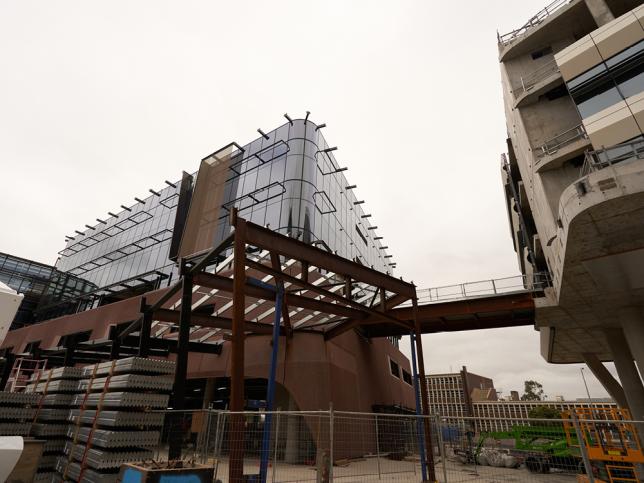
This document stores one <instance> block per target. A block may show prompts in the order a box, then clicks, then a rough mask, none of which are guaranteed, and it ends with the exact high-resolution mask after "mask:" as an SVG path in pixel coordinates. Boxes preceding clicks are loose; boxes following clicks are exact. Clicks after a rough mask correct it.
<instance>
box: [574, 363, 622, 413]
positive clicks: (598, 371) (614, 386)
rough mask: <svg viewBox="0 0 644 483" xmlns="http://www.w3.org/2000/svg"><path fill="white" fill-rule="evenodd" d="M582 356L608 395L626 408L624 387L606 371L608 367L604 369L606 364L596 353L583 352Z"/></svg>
mask: <svg viewBox="0 0 644 483" xmlns="http://www.w3.org/2000/svg"><path fill="white" fill-rule="evenodd" d="M582 357H583V358H584V361H586V365H587V366H588V369H590V370H591V372H592V373H593V374H594V376H595V377H596V378H597V380H598V381H599V382H601V384H602V386H604V389H606V392H607V393H608V394H610V397H612V398H613V399H614V400H615V402H616V403H617V405H618V406H619V407H620V408H627V407H628V402H627V401H626V394H624V389H622V386H620V384H619V382H617V379H615V378H614V377H613V375H612V374H611V373H610V372H608V369H606V366H604V364H603V363H602V361H600V360H599V358H598V357H597V355H596V354H593V353H591V352H584V353H583V354H582Z"/></svg>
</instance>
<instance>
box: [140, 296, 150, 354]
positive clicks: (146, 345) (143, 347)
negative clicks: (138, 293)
mask: <svg viewBox="0 0 644 483" xmlns="http://www.w3.org/2000/svg"><path fill="white" fill-rule="evenodd" d="M148 309H149V307H148V305H147V304H146V300H145V297H142V298H141V312H142V313H143V322H142V323H141V330H140V331H139V334H140V335H139V357H148V355H149V354H150V333H151V330H152V312H150V311H149V310H148Z"/></svg>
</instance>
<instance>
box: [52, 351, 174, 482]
mask: <svg viewBox="0 0 644 483" xmlns="http://www.w3.org/2000/svg"><path fill="white" fill-rule="evenodd" d="M110 371H111V375H110ZM173 374H174V363H173V362H170V361H163V360H155V359H143V358H139V357H130V358H127V359H121V360H118V361H116V362H115V363H114V367H113V369H112V362H104V363H101V364H98V365H96V368H95V366H93V365H92V366H87V367H84V368H83V378H82V379H81V380H80V381H79V386H78V392H77V394H76V395H75V396H74V399H73V400H72V403H71V407H72V409H71V410H70V412H69V422H70V424H69V427H68V431H67V436H68V442H67V444H66V446H65V449H64V454H65V455H64V456H61V457H59V458H58V461H57V464H56V468H57V470H58V472H59V477H58V480H56V479H55V480H54V481H60V480H62V479H63V477H64V478H65V479H66V480H71V481H83V482H87V483H113V482H115V481H116V478H117V476H118V471H119V468H120V467H121V465H122V464H123V463H129V462H140V461H142V460H145V459H149V458H152V457H153V456H154V450H155V449H156V448H157V447H158V445H159V440H160V437H161V428H162V427H163V420H164V414H163V413H162V412H155V411H154V410H163V409H166V408H167V407H168V401H169V399H170V395H169V394H170V392H171V390H172V385H173V382H174V379H173Z"/></svg>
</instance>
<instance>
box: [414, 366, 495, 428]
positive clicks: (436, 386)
mask: <svg viewBox="0 0 644 483" xmlns="http://www.w3.org/2000/svg"><path fill="white" fill-rule="evenodd" d="M426 379H427V393H428V396H429V412H430V413H431V414H439V415H441V416H442V417H445V418H447V421H449V422H456V421H458V419H459V418H462V417H464V416H472V415H473V409H472V404H473V399H472V396H473V395H474V394H479V393H481V394H482V393H483V391H481V390H486V391H485V394H486V395H487V397H486V398H489V399H490V400H493V401H495V400H496V399H497V396H496V391H495V390H494V382H492V379H490V378H489V377H484V376H479V375H477V374H473V373H471V372H468V371H467V368H466V367H465V366H463V369H462V370H461V371H460V372H451V373H445V374H429V375H428V376H427V378H426Z"/></svg>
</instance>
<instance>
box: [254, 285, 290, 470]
mask: <svg viewBox="0 0 644 483" xmlns="http://www.w3.org/2000/svg"><path fill="white" fill-rule="evenodd" d="M283 298H284V288H283V287H282V286H281V284H280V285H278V287H277V293H276V294H275V320H274V322H273V352H272V353H271V367H270V372H269V375H268V390H267V394H266V419H265V420H264V434H263V436H262V456H261V458H262V459H261V461H260V464H259V481H261V483H266V476H267V474H268V456H269V452H270V446H271V423H272V420H273V414H272V413H271V411H273V402H274V400H275V373H276V372H277V351H278V348H279V340H280V324H281V317H282V299H283ZM275 444H277V442H275Z"/></svg>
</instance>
